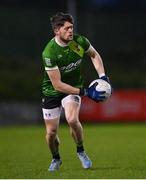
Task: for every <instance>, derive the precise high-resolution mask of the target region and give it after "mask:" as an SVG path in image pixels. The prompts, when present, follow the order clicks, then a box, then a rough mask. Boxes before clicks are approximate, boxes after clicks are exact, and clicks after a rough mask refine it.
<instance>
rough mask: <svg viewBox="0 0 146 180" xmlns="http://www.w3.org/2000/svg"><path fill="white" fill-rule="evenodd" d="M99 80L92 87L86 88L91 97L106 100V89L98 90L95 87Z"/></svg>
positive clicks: (95, 99) (98, 100)
mask: <svg viewBox="0 0 146 180" xmlns="http://www.w3.org/2000/svg"><path fill="white" fill-rule="evenodd" d="M97 84H98V83H97V82H96V83H94V84H93V85H92V86H91V87H89V88H87V89H86V94H87V96H88V97H89V98H91V99H93V100H94V101H96V102H100V101H104V100H105V96H104V93H105V91H96V90H95V87H96V86H97Z"/></svg>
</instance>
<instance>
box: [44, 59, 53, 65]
mask: <svg viewBox="0 0 146 180" xmlns="http://www.w3.org/2000/svg"><path fill="white" fill-rule="evenodd" d="M45 63H46V65H47V66H51V65H52V63H51V59H50V58H45Z"/></svg>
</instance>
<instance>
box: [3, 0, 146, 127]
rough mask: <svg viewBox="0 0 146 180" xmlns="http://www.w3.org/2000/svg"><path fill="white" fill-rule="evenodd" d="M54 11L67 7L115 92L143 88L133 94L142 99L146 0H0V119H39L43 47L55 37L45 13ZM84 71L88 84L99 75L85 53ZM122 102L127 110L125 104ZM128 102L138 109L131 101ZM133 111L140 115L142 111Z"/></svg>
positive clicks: (145, 73) (145, 86) (20, 121)
mask: <svg viewBox="0 0 146 180" xmlns="http://www.w3.org/2000/svg"><path fill="white" fill-rule="evenodd" d="M58 11H62V12H69V13H71V14H72V15H73V16H74V18H75V32H77V33H79V34H82V35H84V36H86V37H87V38H88V39H89V40H90V42H91V44H92V45H93V46H94V47H95V48H96V49H97V50H98V52H99V53H100V55H101V56H102V58H103V61H104V65H105V69H106V72H107V75H108V76H109V77H110V79H111V82H112V85H113V87H114V91H115V93H116V92H118V91H121V92H122V91H123V90H124V91H125V90H128V91H129V90H130V91H132V92H133V90H134V93H135V94H138V93H139V91H142V93H143V95H142V96H141V97H137V98H140V99H141V98H143V97H144V99H146V98H145V97H146V95H145V89H146V68H145V67H146V50H145V48H146V1H145V0H133V1H131V0H53V1H49V0H42V1H40V0H38V1H35V0H3V1H2V0H1V1H0V22H1V26H0V125H6V124H27V123H29V124H31V123H40V122H42V115H41V106H40V103H41V81H42V78H43V70H44V69H43V65H42V58H41V53H42V50H43V49H44V47H45V45H46V43H47V42H48V41H49V40H50V39H51V38H52V37H53V32H52V30H51V26H50V22H49V17H50V16H52V15H53V14H56V12H58ZM83 73H84V76H85V79H86V85H88V84H89V82H90V81H91V80H93V79H96V78H97V74H96V73H95V70H94V69H93V67H92V65H91V62H90V61H89V60H88V59H87V61H85V62H84V68H83ZM130 94H131V92H130ZM135 94H134V95H133V96H132V97H136V96H135ZM118 95H119V94H118ZM113 96H114V95H113ZM120 96H121V95H120ZM128 96H129V95H127V96H126V97H127V98H128ZM121 97H122V99H123V97H125V96H123V95H122V96H121ZM132 97H131V99H130V100H129V101H131V100H133V99H132ZM113 102H115V100H113V101H112V102H111V103H113ZM132 103H133V102H132ZM140 103H141V104H140V105H139V106H142V107H140V108H142V109H139V113H140V112H141V111H142V113H143V112H144V111H145V109H146V108H145V107H146V103H145V100H144V102H143V100H142V101H140ZM117 104H118V103H117ZM113 106H114V104H113ZM88 107H89V106H88ZM136 107H138V105H136ZM84 108H86V107H84ZM84 108H82V110H84ZM121 108H123V107H121V106H119V111H120V109H121ZM124 108H126V110H127V108H129V105H128V104H125V106H124ZM131 108H133V109H132V110H131V111H138V110H137V109H135V106H134V107H133V106H131ZM138 108H139V107H138ZM105 109H106V107H105ZM113 109H114V108H113V107H112V110H113ZM91 111H92V110H91ZM94 111H95V110H94ZM97 111H98V109H97ZM113 111H114V110H113ZM110 113H111V112H110ZM97 114H98V113H97ZM110 115H111V114H110ZM107 116H108V115H107ZM134 117H135V116H133V119H139V118H141V119H142V118H143V117H145V115H143V116H142V117H136V118H134ZM106 118H107V119H108V117H106ZM122 118H124V117H122ZM101 119H102V117H101ZM111 119H112V118H111ZM111 119H110V120H111ZM113 119H114V118H113ZM97 121H98V118H97ZM103 121H104V118H103Z"/></svg>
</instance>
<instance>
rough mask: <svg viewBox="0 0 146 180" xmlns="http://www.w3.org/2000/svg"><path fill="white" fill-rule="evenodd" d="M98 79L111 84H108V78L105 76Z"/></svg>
mask: <svg viewBox="0 0 146 180" xmlns="http://www.w3.org/2000/svg"><path fill="white" fill-rule="evenodd" d="M100 79H102V80H104V81H106V82H108V83H109V84H111V83H110V80H109V77H108V76H106V75H105V76H101V77H100Z"/></svg>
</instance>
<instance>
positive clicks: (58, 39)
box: [55, 36, 68, 47]
mask: <svg viewBox="0 0 146 180" xmlns="http://www.w3.org/2000/svg"><path fill="white" fill-rule="evenodd" d="M55 41H56V43H57V44H58V45H59V46H61V47H66V46H68V42H63V41H62V40H61V39H60V38H59V37H58V36H55Z"/></svg>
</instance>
